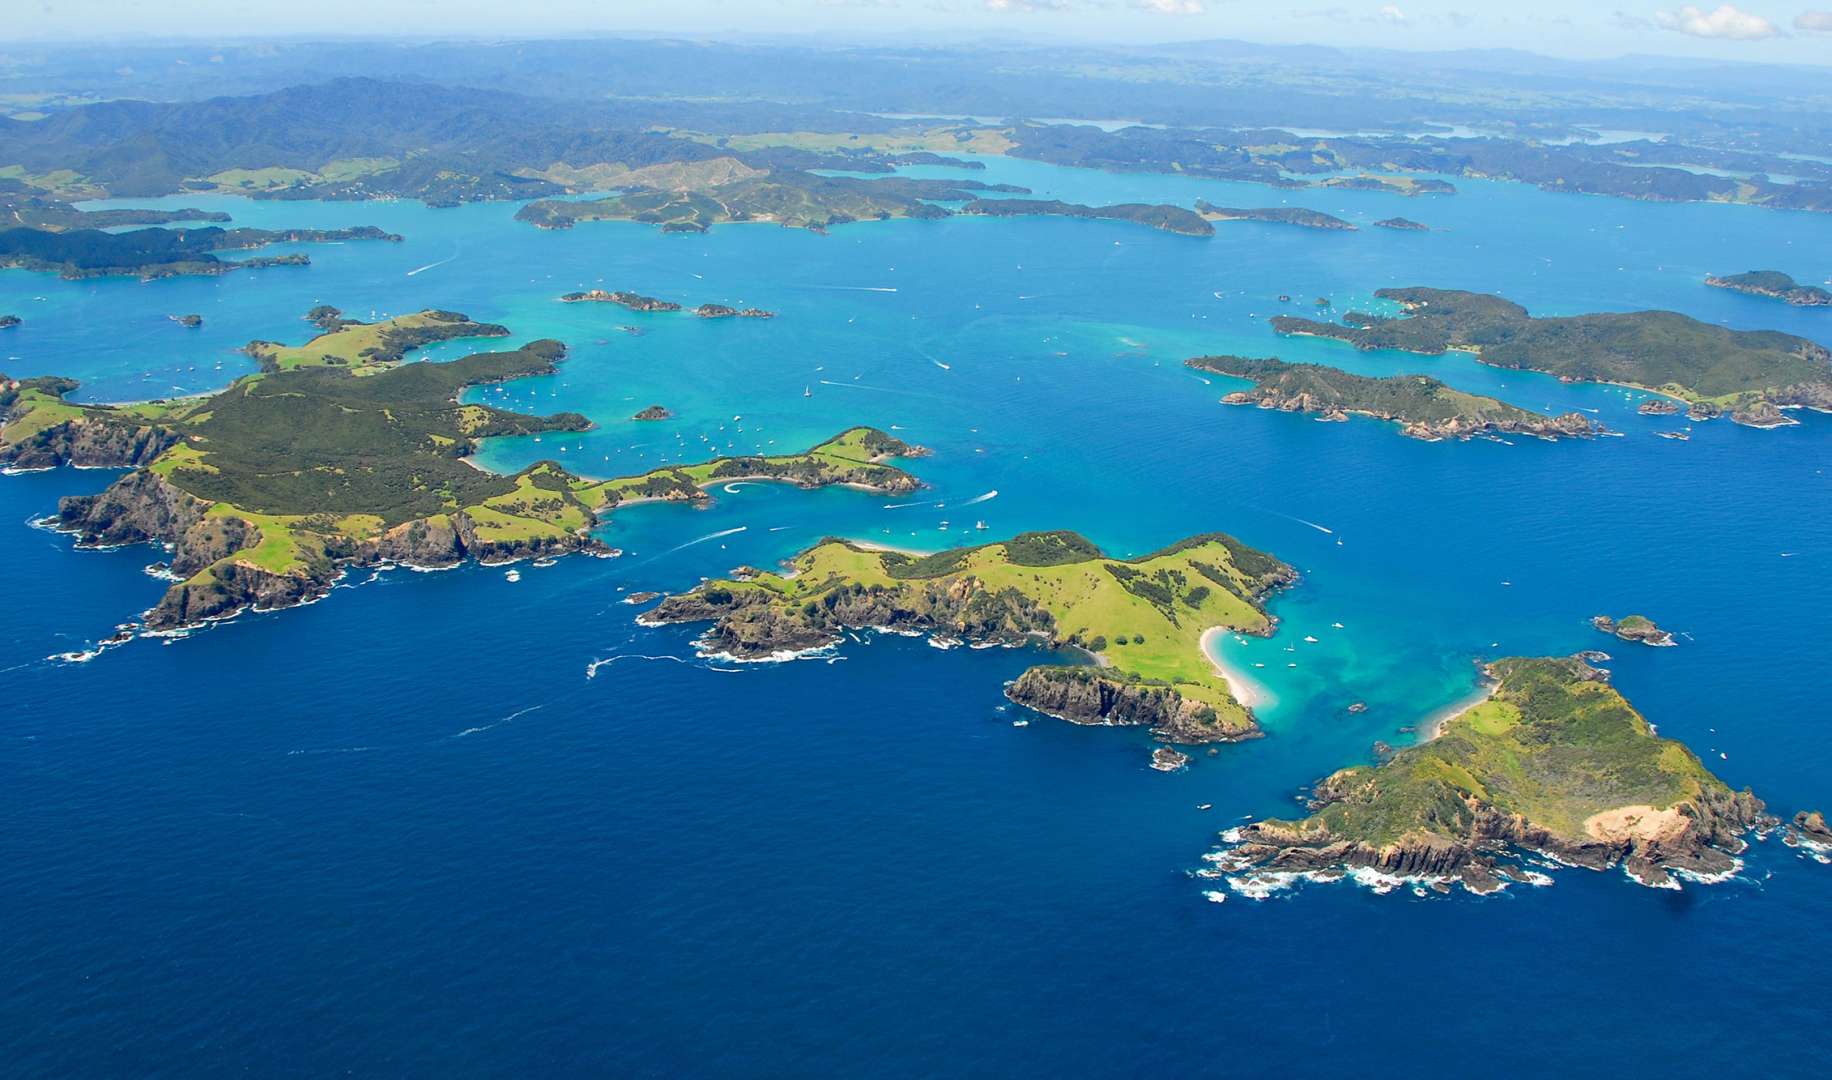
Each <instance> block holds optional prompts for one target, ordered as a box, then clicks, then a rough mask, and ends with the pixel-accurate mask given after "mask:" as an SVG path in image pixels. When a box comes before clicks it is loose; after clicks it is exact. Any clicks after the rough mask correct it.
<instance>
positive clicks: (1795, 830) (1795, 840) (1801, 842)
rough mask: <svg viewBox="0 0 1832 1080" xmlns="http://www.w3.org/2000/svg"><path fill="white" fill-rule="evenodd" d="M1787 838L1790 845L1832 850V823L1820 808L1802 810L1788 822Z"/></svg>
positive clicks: (1826, 850) (1822, 850) (1825, 850)
mask: <svg viewBox="0 0 1832 1080" xmlns="http://www.w3.org/2000/svg"><path fill="white" fill-rule="evenodd" d="M1785 839H1786V842H1787V844H1788V845H1789V846H1790V847H1801V846H1806V847H1811V848H1814V849H1816V850H1818V851H1821V852H1828V851H1832V825H1828V824H1827V823H1826V815H1825V814H1823V813H1821V812H1819V811H1818V810H1802V811H1800V812H1799V813H1797V814H1795V815H1794V820H1793V821H1792V822H1790V823H1789V824H1788V827H1787V833H1786V837H1785Z"/></svg>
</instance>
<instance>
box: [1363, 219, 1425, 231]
mask: <svg viewBox="0 0 1832 1080" xmlns="http://www.w3.org/2000/svg"><path fill="white" fill-rule="evenodd" d="M1374 226H1375V228H1379V229H1398V230H1400V231H1402V232H1430V231H1431V226H1429V225H1426V224H1423V223H1421V222H1417V221H1413V220H1412V219H1411V218H1403V217H1390V218H1382V219H1380V220H1379V221H1376V222H1375V223H1374Z"/></svg>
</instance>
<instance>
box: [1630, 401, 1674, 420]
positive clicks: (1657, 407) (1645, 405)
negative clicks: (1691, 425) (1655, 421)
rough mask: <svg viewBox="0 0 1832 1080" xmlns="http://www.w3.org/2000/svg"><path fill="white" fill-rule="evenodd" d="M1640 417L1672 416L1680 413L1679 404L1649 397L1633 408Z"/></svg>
mask: <svg viewBox="0 0 1832 1080" xmlns="http://www.w3.org/2000/svg"><path fill="white" fill-rule="evenodd" d="M1635 411H1636V412H1638V413H1640V414H1641V415H1642V416H1674V415H1677V414H1678V413H1679V412H1680V411H1681V406H1680V403H1679V402H1677V401H1674V400H1673V399H1672V398H1663V397H1651V398H1648V399H1647V400H1646V401H1644V402H1642V403H1641V404H1640V405H1637V406H1636V407H1635Z"/></svg>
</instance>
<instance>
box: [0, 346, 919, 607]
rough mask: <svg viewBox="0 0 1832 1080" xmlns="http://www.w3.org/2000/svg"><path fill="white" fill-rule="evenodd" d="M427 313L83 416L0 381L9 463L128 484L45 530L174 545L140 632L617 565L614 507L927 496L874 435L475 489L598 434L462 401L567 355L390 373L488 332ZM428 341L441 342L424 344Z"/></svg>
mask: <svg viewBox="0 0 1832 1080" xmlns="http://www.w3.org/2000/svg"><path fill="white" fill-rule="evenodd" d="M430 315H436V316H438V318H437V319H436V320H433V321H432V322H430V323H428V324H427V325H425V326H418V327H416V326H415V325H408V326H406V327H402V326H401V322H402V321H401V320H393V321H391V324H347V325H344V326H342V327H340V328H339V329H337V330H334V331H330V332H328V334H327V335H321V337H320V338H319V339H315V340H316V341H318V342H322V341H323V340H324V338H325V337H327V336H328V337H331V338H333V339H336V338H339V337H348V338H353V339H354V342H353V344H354V343H359V342H363V341H368V342H371V343H372V344H371V345H370V346H367V347H365V348H363V349H358V350H355V351H354V352H353V353H352V354H351V355H344V353H345V352H351V351H350V350H344V352H339V351H326V350H325V349H324V348H323V346H322V345H314V346H313V347H312V348H309V349H297V350H291V351H282V352H280V353H279V354H278V355H276V356H274V357H273V358H272V362H271V363H268V364H267V367H268V370H267V371H266V372H264V373H261V374H257V375H251V376H248V377H246V378H243V379H240V380H238V381H237V382H235V383H234V384H233V385H231V386H230V387H229V388H228V389H226V390H223V391H222V392H220V393H217V394H214V395H210V396H207V397H197V398H186V399H181V400H174V401H153V402H145V403H142V404H137V405H121V406H100V405H80V404H76V403H74V402H71V401H69V400H68V395H69V394H70V393H71V392H72V391H74V390H75V389H76V384H75V383H74V382H72V381H70V380H67V379H55V378H36V379H22V380H11V379H5V378H0V466H5V467H8V468H14V469H37V468H50V467H54V466H58V465H65V464H71V465H83V466H107V467H126V468H131V469H132V471H131V472H129V473H127V474H126V475H124V476H122V477H121V478H120V479H119V480H117V481H115V482H114V483H113V484H112V485H110V486H109V487H108V488H107V489H106V490H105V491H103V492H102V493H101V494H99V495H93V496H80V497H71V498H66V499H63V500H62V501H61V503H60V504H59V507H58V513H57V516H56V518H55V519H54V520H53V522H52V524H54V525H55V526H56V527H57V528H59V529H61V530H63V531H66V532H70V533H73V534H75V535H76V537H77V540H78V543H79V545H81V546H85V547H99V546H116V545H121V544H129V543H141V542H157V543H163V544H167V545H170V548H171V554H170V561H169V565H166V566H164V567H162V568H160V569H161V573H162V574H163V575H164V576H167V577H169V578H171V579H172V580H173V582H174V583H173V584H172V585H171V587H170V588H169V589H168V590H167V591H166V594H165V596H164V598H163V599H161V600H160V602H159V603H158V605H156V606H155V607H154V608H153V609H152V610H150V611H148V612H147V613H146V614H145V616H144V624H143V627H144V629H145V630H147V631H150V632H170V631H176V630H182V629H186V628H189V627H194V626H197V625H199V624H201V623H204V622H208V621H211V620H216V619H222V618H226V617H229V616H231V615H234V614H237V613H239V612H241V611H244V610H247V609H249V608H254V609H257V610H262V609H272V608H281V607H288V606H291V605H295V604H301V603H306V602H308V601H311V600H314V599H317V598H319V597H321V596H323V595H325V594H326V593H327V592H328V591H329V590H330V588H331V587H332V585H334V584H335V583H336V582H337V580H338V579H339V578H340V577H341V575H342V573H343V571H344V569H345V568H346V567H349V566H353V565H356V566H370V565H381V564H389V563H407V564H411V565H415V566H428V567H436V566H450V565H454V564H456V563H458V562H461V561H463V560H465V559H477V560H480V561H484V562H503V561H509V560H514V559H520V558H528V557H539V556H551V555H561V554H566V553H570V552H586V553H595V554H608V551H607V549H606V548H605V547H604V545H603V544H602V543H601V542H600V541H598V540H597V539H596V538H594V537H593V536H592V529H593V528H594V527H595V526H597V525H598V524H599V523H600V520H601V515H603V514H604V513H605V512H606V511H607V510H609V509H611V508H613V507H616V506H620V505H628V504H630V503H632V502H639V501H646V500H651V499H668V500H694V499H700V498H704V497H705V490H704V489H705V488H706V487H707V486H708V485H710V484H712V483H714V482H729V481H732V480H741V479H753V480H778V481H784V482H789V483H795V484H800V485H803V486H809V487H812V486H819V485H826V484H844V485H849V486H854V487H859V488H863V489H867V490H871V491H876V492H883V493H887V494H897V493H904V492H909V491H912V490H914V489H916V488H917V487H919V486H920V484H919V482H918V481H917V479H916V478H915V477H914V476H911V475H910V474H909V473H906V472H904V471H902V470H901V469H897V468H895V467H893V466H890V465H886V464H884V463H883V462H884V461H885V460H886V459H889V458H894V457H901V456H908V455H911V454H915V453H918V452H919V451H918V449H917V448H915V447H912V446H910V445H908V444H906V443H904V442H902V441H900V440H898V439H895V438H893V437H891V436H889V435H886V434H884V433H883V432H879V431H875V430H873V429H869V428H855V429H852V430H850V431H847V432H844V433H842V434H841V435H839V436H837V437H835V438H833V439H831V440H829V441H827V442H825V443H822V444H821V445H820V446H817V447H815V448H814V449H812V450H810V451H807V452H806V453H801V454H787V455H780V456H767V457H766V456H742V457H730V458H721V459H718V460H715V461H711V462H706V463H703V464H697V465H683V466H666V467H663V468H659V469H656V470H654V471H652V472H649V473H645V474H643V475H641V476H632V477H623V478H618V479H611V480H592V479H587V478H583V477H579V476H575V475H573V474H571V473H569V472H567V471H566V470H564V469H562V468H561V467H560V466H559V465H557V464H555V463H553V462H551V461H546V462H540V463H537V464H535V465H532V466H530V467H528V468H526V469H524V470H522V471H521V472H518V473H516V474H514V475H508V476H505V475H496V474H492V473H488V472H485V471H483V470H481V469H478V468H475V467H473V466H472V465H471V464H470V463H469V462H467V461H466V458H467V457H468V456H469V455H470V454H471V453H472V452H473V451H474V450H475V449H476V447H477V445H478V442H479V440H481V439H484V438H488V437H492V436H500V435H532V434H539V433H543V432H579V431H584V430H586V429H587V428H589V427H590V426H591V424H590V422H589V421H588V420H587V419H586V418H585V417H583V416H580V415H578V414H577V413H561V414H558V415H554V416H529V415H524V414H521V413H515V412H508V411H505V410H502V409H496V408H492V407H490V406H487V405H481V404H470V403H466V402H462V401H460V400H459V395H460V393H461V392H462V391H463V390H464V389H465V388H466V387H470V386H476V385H480V384H486V383H494V382H501V381H505V380H509V379H516V378H521V377H524V376H529V375H540V374H546V373H549V372H552V371H553V370H555V365H556V364H558V363H559V361H560V360H561V359H562V358H563V357H564V355H565V351H566V350H565V347H564V346H563V345H562V344H561V343H560V342H557V341H551V340H542V341H534V342H530V343H528V344H527V345H524V346H522V347H520V348H518V349H514V350H510V351H507V352H495V353H477V354H474V355H471V356H467V357H465V358H463V359H460V360H454V361H450V362H445V363H427V362H421V363H401V362H400V360H399V351H400V348H403V347H406V346H405V345H404V344H403V341H402V339H401V338H400V337H399V335H400V334H407V335H409V336H410V337H411V338H413V339H414V340H413V342H410V343H409V344H411V343H416V342H417V343H423V342H424V341H425V340H442V339H443V337H444V336H453V335H452V334H448V333H447V330H448V329H449V328H454V327H455V328H458V331H462V332H463V333H470V332H474V331H475V329H476V328H478V327H488V326H489V324H480V323H475V322H472V321H471V320H469V319H467V318H465V317H464V316H462V315H458V314H456V313H450V312H437V313H430ZM427 318H428V315H424V314H423V315H422V316H412V317H408V319H410V320H412V319H422V320H424V319H427ZM324 319H325V321H326V322H335V321H336V319H337V317H336V316H335V315H327V316H324ZM429 328H430V329H433V330H434V331H436V332H435V333H433V334H432V336H431V337H426V336H423V334H422V331H424V330H426V329H429ZM505 332H506V331H505ZM458 336H462V335H458ZM334 343H335V341H334ZM264 359H266V358H265V357H264Z"/></svg>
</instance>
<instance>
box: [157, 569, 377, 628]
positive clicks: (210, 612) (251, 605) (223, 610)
mask: <svg viewBox="0 0 1832 1080" xmlns="http://www.w3.org/2000/svg"><path fill="white" fill-rule="evenodd" d="M341 573H342V572H341V571H340V570H337V569H335V568H334V567H332V566H331V564H329V563H325V564H324V565H323V566H322V568H320V567H316V566H314V567H312V568H310V569H307V570H302V571H296V572H287V573H279V572H276V571H273V570H269V569H266V568H264V567H260V566H256V565H255V564H253V563H250V562H243V561H240V560H237V559H233V558H229V559H224V560H222V561H221V562H218V563H216V564H215V565H213V566H211V567H210V568H209V572H208V573H204V574H199V575H197V576H196V577H194V578H192V579H190V580H188V581H182V582H179V583H178V584H176V585H174V586H172V587H171V588H169V589H167V590H166V591H165V595H164V596H163V597H161V598H160V600H159V603H158V604H157V605H155V606H154V607H153V609H152V610H151V611H149V612H147V613H146V628H147V629H148V630H153V631H170V630H180V629H185V628H188V627H193V626H197V625H199V624H201V623H205V622H210V621H212V620H216V619H226V618H229V617H231V616H233V615H236V614H239V613H241V612H242V611H245V610H249V609H253V610H255V611H272V610H275V609H278V608H288V607H296V606H298V605H299V604H304V603H308V602H310V601H312V600H316V599H319V598H320V597H322V596H324V595H325V594H326V593H327V592H329V591H330V590H331V586H332V585H334V584H336V582H337V579H338V577H339V576H341Z"/></svg>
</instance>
